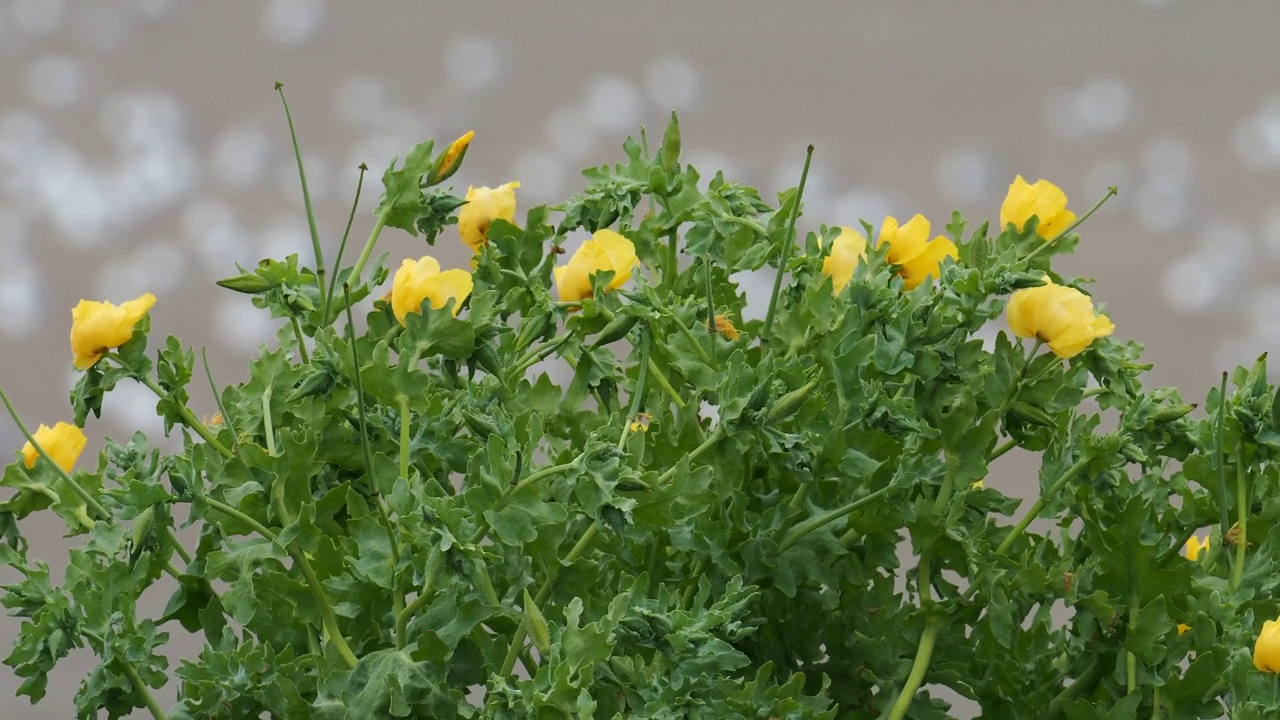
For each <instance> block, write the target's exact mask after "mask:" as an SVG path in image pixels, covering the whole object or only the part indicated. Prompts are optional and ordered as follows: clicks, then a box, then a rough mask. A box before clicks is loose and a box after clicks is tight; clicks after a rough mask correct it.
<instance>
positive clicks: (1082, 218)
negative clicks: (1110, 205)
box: [1001, 187, 1119, 263]
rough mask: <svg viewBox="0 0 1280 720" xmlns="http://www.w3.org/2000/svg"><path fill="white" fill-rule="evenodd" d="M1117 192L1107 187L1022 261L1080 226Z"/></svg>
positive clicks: (1027, 260) (1113, 188)
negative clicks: (1083, 212) (1084, 209)
mask: <svg viewBox="0 0 1280 720" xmlns="http://www.w3.org/2000/svg"><path fill="white" fill-rule="evenodd" d="M1117 192H1119V191H1118V190H1117V189H1116V188H1115V187H1109V188H1107V192H1106V194H1105V195H1103V196H1102V198H1101V199H1100V200H1098V202H1096V203H1094V204H1093V207H1091V208H1089V210H1088V212H1086V213H1085V214H1083V215H1081V216H1080V217H1078V218H1076V220H1075V222H1073V223H1071V224H1070V225H1068V226H1067V227H1066V229H1065V230H1063V231H1062V232H1060V233H1058V234H1057V235H1055V236H1054V238H1053V239H1052V240H1045V241H1044V244H1043V245H1041V246H1040V247H1037V248H1036V249H1035V250H1032V251H1031V252H1030V253H1028V254H1027V256H1026V257H1025V258H1023V259H1022V262H1024V263H1027V262H1031V260H1032V258H1034V257H1035V256H1037V255H1039V254H1040V253H1042V252H1044V251H1045V250H1048V249H1049V248H1051V247H1053V246H1054V245H1055V244H1056V243H1057V242H1058V241H1059V240H1061V239H1062V238H1064V237H1066V236H1067V233H1069V232H1071V231H1072V230H1075V229H1076V228H1077V227H1079V226H1080V223H1082V222H1084V221H1085V220H1088V219H1089V217H1090V216H1091V215H1093V214H1094V213H1096V212H1098V208H1100V207H1102V206H1103V205H1105V204H1106V202H1107V201H1108V200H1110V199H1111V196H1112V195H1115V194H1116V193H1117ZM1003 229H1004V228H1001V230H1003Z"/></svg>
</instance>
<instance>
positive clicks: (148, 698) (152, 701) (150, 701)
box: [118, 657, 165, 720]
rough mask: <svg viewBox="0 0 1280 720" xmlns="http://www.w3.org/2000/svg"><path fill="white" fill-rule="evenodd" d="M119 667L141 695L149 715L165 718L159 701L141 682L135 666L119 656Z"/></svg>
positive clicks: (159, 719) (160, 718)
mask: <svg viewBox="0 0 1280 720" xmlns="http://www.w3.org/2000/svg"><path fill="white" fill-rule="evenodd" d="M118 664H119V666H120V669H122V670H124V674H125V675H128V676H129V682H131V683H133V689H134V690H135V691H136V692H137V693H138V694H139V695H141V696H142V703H143V705H145V706H146V708H147V711H148V712H150V713H151V717H153V718H155V719H156V720H165V714H164V710H162V709H161V708H160V703H158V702H156V698H155V696H154V695H152V694H151V688H149V687H147V684H146V683H144V682H142V676H141V675H139V674H138V670H137V668H135V667H134V666H133V663H131V662H129V661H128V660H127V659H125V658H123V657H121V658H119V662H118Z"/></svg>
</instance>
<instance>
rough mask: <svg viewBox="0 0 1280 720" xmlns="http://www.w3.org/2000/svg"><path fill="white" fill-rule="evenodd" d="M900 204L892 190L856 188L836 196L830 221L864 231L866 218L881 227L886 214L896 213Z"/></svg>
mask: <svg viewBox="0 0 1280 720" xmlns="http://www.w3.org/2000/svg"><path fill="white" fill-rule="evenodd" d="M896 205H898V203H897V202H896V199H895V198H893V197H892V195H891V193H890V191H888V190H880V189H874V188H855V189H854V190H850V191H849V192H847V193H845V194H844V195H841V196H840V197H838V198H836V200H835V202H834V203H833V204H832V208H831V220H830V222H834V223H837V224H839V225H847V226H849V227H851V228H854V229H855V230H857V231H858V232H862V222H861V221H863V220H866V221H867V222H869V223H871V224H872V225H874V226H875V227H876V229H879V227H880V224H881V223H882V222H884V218H885V216H886V215H892V214H893V213H894V207H895V206H896Z"/></svg>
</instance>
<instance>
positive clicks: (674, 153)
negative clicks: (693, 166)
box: [662, 110, 680, 173]
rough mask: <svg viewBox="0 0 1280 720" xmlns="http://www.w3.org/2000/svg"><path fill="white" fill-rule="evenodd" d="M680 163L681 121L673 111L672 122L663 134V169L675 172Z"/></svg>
mask: <svg viewBox="0 0 1280 720" xmlns="http://www.w3.org/2000/svg"><path fill="white" fill-rule="evenodd" d="M679 162H680V121H679V120H678V119H677V118H676V113H675V111H674V110H672V111H671V122H668V123H667V129H666V130H664V131H663V132H662V169H663V170H666V171H667V172H669V173H670V172H675V170H676V167H677V166H678V164H679Z"/></svg>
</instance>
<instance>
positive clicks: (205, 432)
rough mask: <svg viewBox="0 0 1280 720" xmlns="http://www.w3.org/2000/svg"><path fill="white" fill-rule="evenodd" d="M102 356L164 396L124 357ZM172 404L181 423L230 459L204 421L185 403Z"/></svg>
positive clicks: (227, 452)
mask: <svg viewBox="0 0 1280 720" xmlns="http://www.w3.org/2000/svg"><path fill="white" fill-rule="evenodd" d="M103 357H109V358H111V359H113V360H115V361H116V362H117V363H119V364H120V367H122V368H124V370H125V371H126V372H128V373H129V376H130V377H132V378H133V379H135V380H137V381H138V382H140V383H142V384H143V385H146V386H147V388H148V389H149V390H151V392H153V393H155V395H156V397H158V398H161V399H163V398H164V397H165V394H164V390H163V389H161V388H160V386H159V385H157V384H156V381H155V380H152V379H151V377H150V376H148V375H143V374H141V373H139V372H137V371H136V370H134V369H133V368H132V367H131V366H130V365H129V364H128V363H126V362H125V361H124V358H122V357H120V356H119V355H117V354H116V353H110V352H109V353H105V354H104V355H103ZM174 404H175V405H176V406H177V408H178V414H179V415H181V416H182V424H184V425H186V426H187V427H188V428H190V429H191V430H192V431H194V432H195V434H197V435H199V436H200V437H201V439H203V440H204V441H205V444H207V445H208V446H209V447H211V448H213V449H214V450H216V451H218V454H219V455H221V456H222V457H224V458H227V459H230V458H231V457H232V453H231V451H230V450H228V449H226V448H225V447H223V445H222V443H220V442H218V438H217V437H216V436H214V434H213V433H212V432H210V431H209V428H207V427H205V426H204V423H202V422H200V421H199V420H198V419H196V416H195V415H193V414H192V413H191V410H189V409H187V406H186V405H181V404H178V403H174Z"/></svg>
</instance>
